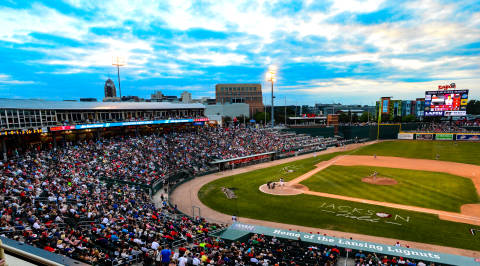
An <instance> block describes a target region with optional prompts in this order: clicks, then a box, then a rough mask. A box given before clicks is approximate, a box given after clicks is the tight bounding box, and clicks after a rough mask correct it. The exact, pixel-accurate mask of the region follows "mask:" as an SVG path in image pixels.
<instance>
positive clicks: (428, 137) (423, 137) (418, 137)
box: [416, 133, 433, 140]
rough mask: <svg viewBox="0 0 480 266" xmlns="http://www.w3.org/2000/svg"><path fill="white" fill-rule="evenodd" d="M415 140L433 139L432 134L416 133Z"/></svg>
mask: <svg viewBox="0 0 480 266" xmlns="http://www.w3.org/2000/svg"><path fill="white" fill-rule="evenodd" d="M416 139H418V140H432V139H433V134H421V133H417V134H416Z"/></svg>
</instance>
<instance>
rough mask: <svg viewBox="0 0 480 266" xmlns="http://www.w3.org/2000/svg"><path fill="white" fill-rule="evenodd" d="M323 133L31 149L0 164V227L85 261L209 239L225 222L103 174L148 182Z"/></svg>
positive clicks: (126, 140)
mask: <svg viewBox="0 0 480 266" xmlns="http://www.w3.org/2000/svg"><path fill="white" fill-rule="evenodd" d="M295 140H298V141H299V142H300V143H301V144H296V143H292V142H293V141H295ZM320 140H321V139H316V138H311V139H310V138H306V137H302V138H301V139H295V136H294V135H280V134H278V136H277V133H276V132H274V131H270V130H256V129H246V128H227V129H223V128H206V129H198V130H195V131H191V132H181V133H180V132H172V133H166V134H164V135H150V136H139V137H121V138H112V139H104V140H98V141H96V142H95V141H83V142H79V143H76V144H70V145H65V146H63V147H60V148H58V149H47V150H41V149H30V150H26V151H24V152H23V153H22V154H20V155H18V156H17V157H16V158H15V159H12V160H10V161H7V162H1V163H0V191H1V193H0V235H2V236H6V237H9V238H13V239H15V240H18V241H21V242H25V243H27V244H30V245H34V246H37V247H39V248H42V249H45V250H48V251H51V252H55V253H58V254H63V255H66V256H69V257H72V258H74V259H77V260H81V261H84V262H88V263H97V264H111V263H112V261H113V260H118V259H124V260H128V259H134V258H135V259H140V260H142V261H148V260H150V259H153V258H156V257H158V256H157V255H158V254H157V253H158V252H159V251H158V250H159V249H160V246H163V247H168V246H169V245H172V244H173V243H176V241H187V242H191V241H194V240H195V239H199V238H204V239H206V240H205V241H207V240H208V239H209V237H208V233H209V232H210V231H211V230H216V229H219V228H221V227H222V225H218V224H211V223H208V222H206V221H205V220H202V219H195V218H189V217H180V216H177V215H176V210H175V208H172V207H170V206H169V205H168V204H167V202H166V201H165V200H164V201H163V202H162V206H155V205H154V203H153V202H152V199H151V198H150V195H148V194H147V193H146V192H145V191H143V190H141V189H140V188H139V187H135V185H133V186H132V185H126V184H118V183H106V182H104V181H102V180H101V179H100V178H101V177H107V178H108V177H110V178H114V179H117V178H118V179H125V178H127V179H129V180H133V181H138V180H140V181H141V182H144V183H151V182H152V181H154V180H155V179H158V178H161V177H162V176H165V175H168V173H169V171H173V170H175V169H185V168H187V169H192V170H193V171H194V172H198V171H203V170H205V169H206V168H208V162H209V161H211V160H212V159H216V158H232V157H233V158H235V157H241V156H245V155H249V154H256V153H262V152H266V151H279V150H280V151H281V150H286V149H293V148H296V147H299V145H305V144H311V143H315V142H317V141H320Z"/></svg>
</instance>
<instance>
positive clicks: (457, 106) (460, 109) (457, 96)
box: [425, 90, 468, 116]
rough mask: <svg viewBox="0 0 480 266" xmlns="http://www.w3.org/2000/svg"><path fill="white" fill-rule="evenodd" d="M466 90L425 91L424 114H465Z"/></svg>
mask: <svg viewBox="0 0 480 266" xmlns="http://www.w3.org/2000/svg"><path fill="white" fill-rule="evenodd" d="M467 103H468V90H444V91H442V90H438V91H426V92H425V116H464V115H467Z"/></svg>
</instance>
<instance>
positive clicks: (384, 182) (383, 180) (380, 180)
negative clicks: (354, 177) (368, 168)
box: [362, 176, 398, 186]
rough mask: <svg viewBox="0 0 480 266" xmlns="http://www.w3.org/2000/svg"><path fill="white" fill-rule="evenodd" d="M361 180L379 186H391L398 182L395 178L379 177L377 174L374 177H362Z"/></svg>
mask: <svg viewBox="0 0 480 266" xmlns="http://www.w3.org/2000/svg"><path fill="white" fill-rule="evenodd" d="M362 182H365V183H369V184H373V185H380V186H393V185H396V184H398V182H397V180H395V179H393V178H389V177H381V176H377V177H375V178H373V177H371V176H367V177H364V178H362Z"/></svg>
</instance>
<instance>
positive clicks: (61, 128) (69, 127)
mask: <svg viewBox="0 0 480 266" xmlns="http://www.w3.org/2000/svg"><path fill="white" fill-rule="evenodd" d="M71 129H75V126H61V127H51V128H50V131H61V130H71Z"/></svg>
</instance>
